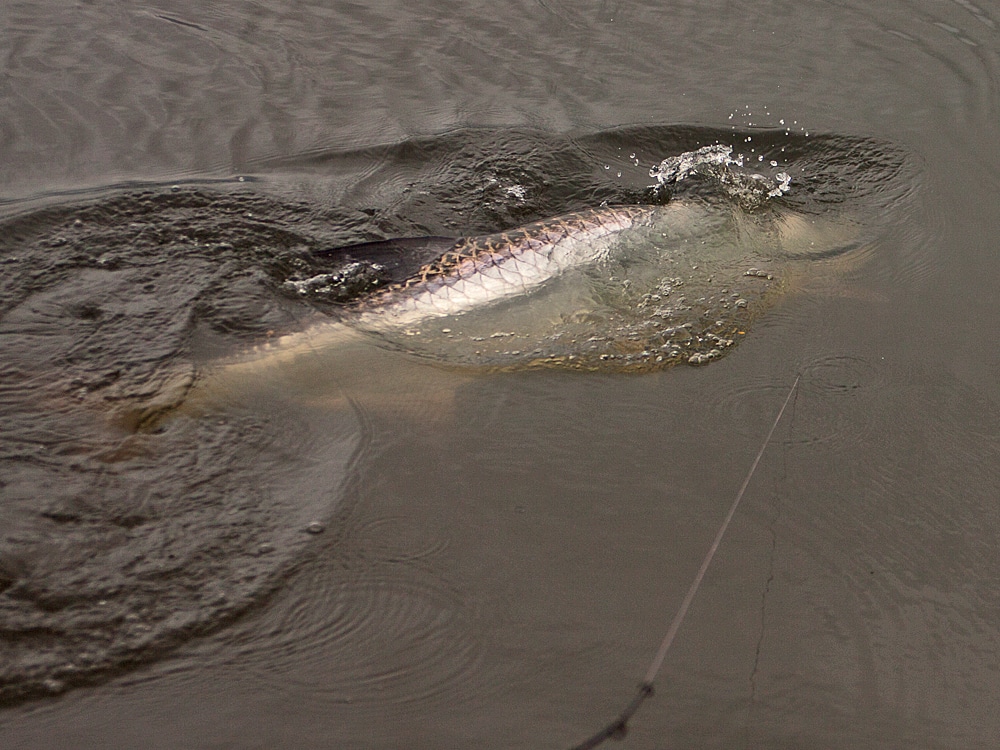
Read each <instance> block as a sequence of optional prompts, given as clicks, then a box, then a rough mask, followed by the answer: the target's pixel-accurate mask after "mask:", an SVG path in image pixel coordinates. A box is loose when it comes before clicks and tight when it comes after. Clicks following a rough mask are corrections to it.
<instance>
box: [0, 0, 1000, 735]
mask: <svg viewBox="0 0 1000 750" xmlns="http://www.w3.org/2000/svg"><path fill="white" fill-rule="evenodd" d="M4 16H5V27H6V28H7V29H8V33H7V34H6V35H5V36H4V39H3V41H2V42H0V44H2V46H3V50H4V63H3V66H4V67H3V69H4V72H5V76H4V79H3V81H4V82H3V84H2V87H0V97H2V99H3V104H4V106H3V107H2V108H0V112H2V115H0V132H2V133H3V137H2V139H0V150H2V158H0V164H2V166H0V181H2V182H0V184H2V198H3V200H4V206H3V230H2V231H3V234H2V241H3V248H2V252H3V266H2V269H3V274H2V281H3V287H2V289H3V292H2V298H0V302H2V318H0V331H2V334H3V336H2V339H0V340H2V342H3V343H2V347H3V353H4V356H3V364H2V367H3V382H2V390H0V399H2V402H0V403H2V406H0V408H2V412H0V413H2V424H3V431H2V451H3V452H2V460H3V469H2V479H0V482H2V484H0V492H2V506H0V518H2V527H3V532H2V534H3V535H2V538H0V545H2V546H0V589H2V591H0V605H2V606H0V612H2V617H3V622H2V633H3V639H2V641H0V648H2V649H3V654H4V667H3V670H4V671H3V672H2V679H3V688H4V690H5V691H7V692H6V693H5V695H6V697H7V698H8V699H9V700H8V703H7V705H6V707H5V708H4V709H3V710H2V713H0V737H2V738H3V744H5V745H11V746H14V745H16V746H19V747H52V746H59V745H67V746H69V745H71V746H74V747H106V746H108V745H115V746H123V747H179V746H183V747H218V746H224V747H276V746H296V747H330V746H336V747H386V748H389V747H401V746H405V747H434V748H440V747H469V746H482V747H510V746H522V747H568V746H570V745H572V744H573V743H574V742H578V741H580V740H582V739H583V738H584V737H586V736H587V735H589V734H590V733H591V732H593V731H595V730H596V729H597V728H598V725H599V724H600V723H601V722H603V721H605V720H608V719H610V718H612V717H613V716H614V715H616V714H617V712H618V711H620V710H621V708H622V707H623V705H624V703H625V702H626V701H627V700H628V699H629V698H630V697H631V695H632V693H633V691H634V688H635V685H636V683H637V682H638V681H639V680H640V679H641V678H642V675H643V674H644V672H645V670H646V667H647V665H648V664H649V661H650V659H651V658H652V656H653V653H654V652H655V649H656V647H657V645H658V644H659V641H660V638H661V637H662V634H663V632H664V630H665V628H666V626H667V624H668V623H669V621H670V619H671V618H672V616H673V614H674V612H675V611H676V608H677V606H678V604H679V602H680V599H681V597H682V596H683V594H684V592H685V591H686V589H687V586H688V584H689V583H690V580H691V578H692V577H693V575H694V573H695V571H696V570H697V568H698V565H699V564H700V562H701V559H702V556H703V554H704V552H705V550H706V548H707V545H708V544H709V543H710V541H711V539H712V537H713V535H714V533H715V531H716V529H717V525H718V523H719V521H720V520H721V516H722V515H723V514H724V512H725V510H726V508H727V507H728V505H729V503H730V502H731V499H732V497H733V495H734V493H735V491H736V489H737V488H738V487H739V485H740V483H741V482H742V480H743V477H744V476H745V473H746V471H747V469H748V468H749V465H750V462H751V461H752V459H753V457H754V455H755V454H756V451H757V450H758V448H759V445H760V441H761V440H762V438H763V436H764V434H766V431H767V429H768V428H769V426H770V423H771V420H772V419H773V416H774V414H775V412H776V410H777V408H778V406H779V405H780V403H781V401H782V399H783V398H784V396H785V394H786V393H787V389H788V388H789V387H790V385H791V383H792V381H793V380H794V378H795V376H796V374H799V373H801V374H802V381H801V389H800V390H799V392H798V394H797V396H796V397H795V399H794V401H793V405H792V406H791V407H790V409H791V411H790V412H789V413H788V414H786V418H785V420H783V422H782V424H781V425H779V429H778V431H777V432H776V433H775V438H774V441H773V442H772V444H771V445H770V446H769V448H768V451H767V453H766V454H765V458H764V460H763V462H762V463H761V464H760V466H759V467H758V469H757V473H756V475H755V478H754V481H753V483H752V484H751V486H750V489H749V490H748V493H747V496H746V498H745V500H744V505H743V507H742V509H741V511H740V514H739V515H738V517H737V520H736V522H735V523H734V525H733V527H732V528H731V529H730V534H729V536H728V537H727V538H726V540H725V543H724V545H723V547H722V548H721V549H720V552H719V555H718V557H717V558H716V560H715V563H714V565H713V567H712V569H711V570H710V571H709V575H708V577H707V578H706V581H705V584H704V586H703V588H702V590H701V592H700V593H699V596H698V598H697V599H696V601H695V604H694V606H693V607H692V609H691V611H690V613H689V615H688V619H687V621H686V623H685V625H684V627H683V628H682V630H681V631H680V634H679V637H678V640H677V642H676V644H675V646H674V648H673V650H672V651H671V653H670V654H669V656H668V659H667V662H666V664H665V666H664V670H663V672H662V674H661V676H660V679H659V681H658V683H657V693H656V695H655V696H654V697H653V698H652V699H651V700H650V701H648V702H647V703H646V705H645V706H644V707H643V708H642V710H641V712H640V714H639V715H638V716H637V718H636V720H635V722H634V725H633V727H632V730H631V732H630V733H629V736H628V738H627V740H626V741H627V742H628V743H630V744H631V745H632V746H634V747H650V748H655V747H663V746H667V745H675V746H676V745H680V746H692V747H732V746H740V747H776V748H783V747H788V748H792V747H816V746H822V747H857V746H872V747H908V748H909V747H955V748H968V747H990V746H992V740H994V739H995V737H996V736H997V734H998V727H997V721H996V713H995V711H994V710H993V709H992V706H993V705H994V704H995V702H996V696H997V695H998V692H1000V684H998V682H1000V680H998V677H997V675H998V674H1000V665H998V663H997V657H996V654H995V648H994V644H995V643H996V640H997V635H998V633H997V630H998V622H997V618H996V616H995V612H996V611H997V606H996V605H997V601H996V599H997V595H996V591H995V586H994V582H995V580H996V576H997V573H998V572H1000V571H998V570H997V562H996V556H995V555H994V554H993V549H994V547H995V541H996V535H997V532H998V522H1000V519H998V514H997V511H996V507H995V505H996V503H995V496H996V488H997V480H998V476H997V474H998V472H997V469H996V465H995V463H996V462H995V456H996V455H997V440H998V438H997V426H998V419H997V418H998V414H1000V412H998V407H997V399H998V395H1000V394H998V393H997V387H996V383H997V375H998V367H1000V360H998V358H997V355H996V353H995V347H992V346H991V345H990V341H991V340H992V339H991V333H992V331H994V330H996V328H997V324H998V322H1000V321H998V319H997V309H996V305H995V303H994V301H993V294H992V291H993V289H994V288H995V286H996V281H997V279H998V277H1000V268H998V264H997V261H996V254H995V253H994V252H993V249H994V246H995V241H994V237H995V235H996V229H997V220H996V218H995V211H994V210H993V206H994V204H995V202H996V198H997V193H998V182H997V180H996V177H995V175H996V172H997V164H996V158H995V157H994V156H993V155H992V151H991V149H990V148H989V147H988V145H987V144H990V143H992V142H994V141H995V140H996V135H997V133H996V117H995V113H996V106H997V84H996V81H997V72H998V66H997V62H998V61H997V44H998V42H997V38H996V24H997V18H996V17H995V14H993V13H992V12H991V11H990V10H989V9H987V8H981V7H979V6H977V5H975V4H972V3H965V2H962V3H958V2H955V3H948V4H939V3H933V4H932V3H920V2H894V3H889V4H882V5H880V6H879V7H878V8H877V9H875V8H869V7H868V6H867V5H865V4H850V3H848V4H844V3H838V4H832V3H810V4H806V5H802V4H793V3H783V2H773V3H765V4H758V5H755V6H754V8H753V9H752V10H747V9H746V8H745V7H744V6H742V5H737V4H731V5H723V6H720V5H718V4H717V3H716V4H712V5H709V4H704V3H680V4H673V5H672V6H671V7H670V8H669V9H667V8H664V7H663V6H662V4H654V3H648V4H642V3H640V4H630V5H615V4H608V3H593V4H589V5H587V4H584V5H583V6H581V5H580V4H574V5H570V4H563V3H559V2H546V3H536V4H530V3H522V4H516V5H514V6H511V7H509V8H508V9H507V10H506V12H505V13H504V17H503V19H502V20H497V18H496V14H495V8H494V6H491V5H488V4H484V5H475V4H473V5H469V4H464V5H462V6H451V5H448V4H440V3H439V4H437V5H435V6H434V7H428V8H425V9H414V8H410V7H409V6H404V5H396V4H391V3H390V4H378V5H375V6H367V7H361V6H357V5H350V4H342V5H337V6H336V7H333V8H327V7H322V6H320V5H318V4H317V5H313V4H308V3H294V4H292V3H284V4H277V5H275V4H270V5H267V6H263V5H259V4H256V3H252V2H246V3H231V2H227V3H209V4H207V5H202V6H199V8H198V9H192V8H187V7H183V6H178V5H177V4H176V3H158V4H156V5H147V6H144V7H143V8H139V9H130V10H126V11H119V10H116V11H114V12H113V13H112V12H110V11H109V10H108V9H105V8H102V7H98V6H90V5H81V6H79V7H75V8H70V9H66V8H62V7H61V6H60V7H59V8H58V9H56V8H55V6H52V7H51V8H50V7H47V6H45V5H44V4H42V5H39V4H38V3H33V4H16V3H15V4H10V5H9V6H8V7H7V8H6V9H5V10H4ZM748 139H749V140H748ZM716 141H726V142H729V143H731V144H732V145H733V146H734V147H736V148H740V149H743V150H744V151H746V152H747V154H748V156H751V157H756V156H765V159H764V160H763V162H761V166H762V169H766V168H770V166H769V165H770V161H771V160H772V159H773V160H774V161H776V162H778V163H779V166H778V167H776V168H775V169H779V168H780V169H786V168H788V169H791V170H792V171H791V172H790V173H791V176H792V188H793V189H792V191H791V192H790V193H789V194H788V196H787V198H788V200H789V201H793V202H794V201H796V200H799V201H804V202H805V203H806V204H807V207H810V210H817V211H822V212H826V211H829V212H834V213H836V212H840V211H848V210H853V211H856V212H860V213H861V215H862V217H863V219H864V221H863V222H862V223H863V224H864V225H865V226H866V227H870V228H871V229H870V232H869V233H868V235H867V240H868V242H867V244H866V249H865V251H864V253H863V254H862V255H861V257H860V259H859V261H860V262H855V263H851V264H847V265H846V266H841V267H832V266H831V267H824V270H823V272H822V273H819V274H812V275H811V276H810V277H809V278H808V279H807V281H808V283H803V284H801V285H799V286H797V287H796V288H795V289H793V290H790V293H788V294H785V295H782V297H781V299H780V300H779V301H778V302H776V303H775V304H774V305H773V306H772V307H771V308H770V309H768V310H767V313H766V314H765V315H763V316H761V317H760V318H759V320H758V321H756V323H755V325H754V326H753V328H752V329H751V331H750V333H749V335H748V336H747V337H746V339H745V340H744V341H743V342H742V343H741V344H740V346H739V347H738V348H736V349H734V351H733V352H731V353H730V354H729V356H727V357H726V358H724V359H722V360H720V361H718V362H713V363H712V364H711V365H710V366H708V367H705V368H691V367H678V368H673V369H668V370H664V371H661V372H653V373H646V374H642V375H627V374H622V373H612V372H605V373H602V372H597V373H582V372H566V371H551V370H546V371H531V372H489V373H476V372H473V373H470V372H467V371H461V372H459V371H455V370H453V369H449V368H442V367H440V366H439V365H437V364H434V363H433V362H428V361H427V360H426V359H425V358H420V357H413V356H411V355H408V354H407V353H406V352H404V351H399V350H397V349H385V348H381V347H379V346H375V345H372V346H370V347H367V348H365V347H362V348H361V349H360V350H359V351H356V352H354V354H353V355H352V358H351V359H350V360H341V361H340V362H339V364H338V362H336V361H329V360H319V361H317V364H316V367H315V368H312V369H310V368H304V369H302V370H299V371H297V372H296V373H291V374H288V377H287V378H285V377H283V376H281V375H279V376H275V377H273V378H269V379H266V380H265V381H262V382H259V383H248V384H247V387H246V388H245V389H243V390H235V391H233V392H230V393H227V394H223V395H221V396H219V398H218V400H217V401H215V402H213V403H212V404H210V408H208V409H207V410H203V411H201V412H198V413H194V412H188V413H183V414H180V415H178V416H176V417H174V418H171V419H166V420H162V419H160V418H159V417H158V415H159V413H160V412H159V410H160V409H161V408H168V407H172V406H173V404H175V403H176V401H177V399H178V398H179V396H178V394H180V395H181V396H183V394H184V393H185V392H186V389H187V388H188V387H189V386H190V383H191V379H192V378H193V377H194V376H195V375H196V374H197V373H199V372H203V371H204V369H205V368H206V367H208V366H210V363H211V362H213V361H214V360H216V359H217V358H218V357H220V356H227V355H229V354H231V353H232V352H234V351H238V350H240V349H241V348H244V347H252V346H257V345H260V344H262V343H263V342H266V341H268V340H270V339H272V338H273V337H274V336H277V335H280V334H281V333H285V332H290V331H295V330H300V329H301V328H303V327H305V326H307V325H309V324H311V323H312V322H314V321H315V320H317V319H319V318H321V316H326V315H330V314H331V313H334V312H335V311H336V305H337V304H338V301H339V300H337V299H330V298H326V299H324V298H321V297H316V296H309V295H306V296H303V295H298V294H294V293H289V291H288V289H287V288H286V287H285V286H284V283H285V282H286V281H287V280H289V279H304V278H311V277H314V276H316V275H317V274H322V273H333V272H336V271H337V270H338V267H337V266H336V257H335V256H334V257H331V256H325V255H323V254H318V255H317V251H322V250H324V249H328V248H331V247H334V246H338V245H342V244H345V243H349V242H353V241H359V240H363V239H370V238H374V237H381V236H393V235H414V234H446V235H462V234H476V233H482V232H488V231H495V230H498V229H505V228H509V227H513V226H517V225H520V224H523V223H525V222H528V221H531V220H534V219H537V218H542V217H544V216H551V215H555V214H558V213H561V212H564V211H566V210H573V209H576V208H581V207H585V206H590V205H597V204H599V203H600V202H602V201H609V202H641V201H642V200H645V199H647V198H648V196H647V195H646V192H645V189H646V187H647V186H648V185H649V184H650V183H651V182H652V180H651V178H650V177H649V169H650V167H653V166H654V165H655V164H657V163H659V161H660V160H661V159H662V158H664V157H665V156H668V155H670V154H676V153H680V152H681V151H685V150H689V149H691V148H696V147H698V146H701V145H706V144H708V143H710V142H716ZM796 168H797V169H798V171H795V169H796ZM175 185H176V190H175V189H173V186H175ZM691 189H692V190H695V191H697V189H698V188H697V187H694V188H691ZM796 207H797V208H802V205H801V204H799V205H798V206H796ZM418 261H420V259H414V258H396V259H394V261H393V264H390V265H389V267H388V268H387V270H386V273H387V274H389V275H390V276H392V275H395V276H396V277H398V276H401V275H405V274H406V273H407V272H409V271H410V270H412V264H413V263H417V264H419V262H418ZM345 363H346V364H345ZM338 368H339V369H338ZM359 373H372V374H373V375H371V376H368V375H364V374H363V375H361V376H360V377H359ZM137 404H138V405H139V406H138V407H137V406H136V405H137Z"/></svg>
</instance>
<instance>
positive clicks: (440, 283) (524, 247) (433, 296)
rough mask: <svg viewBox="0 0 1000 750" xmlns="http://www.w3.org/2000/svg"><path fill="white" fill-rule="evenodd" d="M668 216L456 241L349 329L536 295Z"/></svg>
mask: <svg viewBox="0 0 1000 750" xmlns="http://www.w3.org/2000/svg"><path fill="white" fill-rule="evenodd" d="M663 210H664V207H660V206H610V207H604V208H594V209H587V210H583V211H576V212H574V213H570V214H566V215H563V216H559V217H556V218H553V219H546V220H544V221H538V222H535V223H532V224H527V225H525V226H523V227H521V228H519V229H515V230H511V231H508V232H499V233H496V234H490V235H482V236H478V237H467V238H463V239H460V240H456V241H455V244H454V245H453V246H452V247H451V248H450V249H448V250H447V251H446V252H445V253H444V254H443V255H442V256H441V258H440V259H438V260H436V261H434V262H433V263H430V264H428V265H426V266H424V267H423V268H422V269H421V270H420V271H419V272H418V273H417V274H416V275H415V276H414V277H413V278H411V279H408V280H407V281H404V282H402V283H401V284H397V285H395V286H393V287H390V288H388V289H386V290H384V291H382V292H380V293H378V294H376V295H374V296H372V297H370V298H368V299H366V300H364V301H363V302H362V303H360V304H359V305H358V306H357V310H356V312H357V314H356V315H355V316H354V317H353V319H352V320H351V321H350V323H351V325H353V326H355V327H358V328H361V329H364V330H370V331H374V332H386V331H388V330H392V329H401V328H407V327H411V326H415V325H419V324H421V323H423V322H425V321H427V320H429V319H432V318H441V317H447V316H451V315H459V314H461V313H465V312H468V311H470V310H473V309H476V308H480V307H483V306H485V305H489V304H492V303H495V302H498V301H500V300H504V299H509V298H511V297H518V296H522V295H526V294H529V293H531V292H532V291H534V290H536V289H538V288H539V287H541V286H542V285H544V284H545V283H546V282H548V281H550V280H551V279H553V278H555V277H557V276H559V275H560V274H562V273H564V272H565V271H567V270H569V269H571V268H575V267H579V266H583V265H587V264H590V263H594V262H598V261H600V260H604V259H607V258H608V257H609V255H610V252H611V249H612V247H613V245H614V243H615V241H616V240H617V238H618V237H619V235H620V234H621V233H622V232H626V231H628V230H631V229H633V228H635V227H637V226H639V225H649V224H650V223H651V221H652V220H653V218H654V217H655V216H656V214H658V213H660V212H662V211H663Z"/></svg>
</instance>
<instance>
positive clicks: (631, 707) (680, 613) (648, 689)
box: [571, 374, 802, 750]
mask: <svg viewBox="0 0 1000 750" xmlns="http://www.w3.org/2000/svg"><path fill="white" fill-rule="evenodd" d="M801 377H802V375H801V374H799V375H796V376H795V381H794V382H793V383H792V387H791V388H789V389H788V395H787V396H785V401H784V403H783V404H782V405H781V408H780V409H779V410H778V415H777V416H776V417H775V418H774V422H773V423H772V424H771V429H770V430H768V432H767V437H765V438H764V442H763V443H762V444H761V446H760V450H759V451H757V457H756V458H754V460H753V463H752V464H751V465H750V470H749V471H748V472H747V475H746V478H745V479H744V480H743V484H742V485H740V489H739V491H738V492H737V493H736V497H735V498H734V500H733V503H732V505H731V506H729V512H728V513H727V514H726V517H725V518H724V519H723V520H722V524H721V525H720V526H719V531H718V533H716V535H715V539H714V540H713V541H712V546H710V547H709V548H708V552H707V553H706V554H705V559H704V560H703V561H702V563H701V567H700V568H699V569H698V573H697V574H696V575H695V577H694V580H693V581H692V582H691V586H690V588H688V591H687V594H686V595H685V596H684V600H683V601H682V602H681V606H680V607H679V608H678V610H677V614H676V615H674V619H673V621H672V622H671V623H670V627H669V628H668V629H667V634H666V635H665V636H664V637H663V641H662V642H661V643H660V648H659V650H657V652H656V656H654V657H653V661H652V662H650V665H649V669H648V670H647V671H646V676H645V678H643V681H642V683H641V684H640V685H639V690H638V692H637V693H636V696H635V697H634V698H633V699H632V701H631V702H630V703H629V704H628V705H627V706H626V707H625V710H623V711H622V712H621V713H620V714H619V715H618V718H616V719H615V720H614V721H612V722H611V723H609V724H607V725H606V726H605V727H604V728H603V729H601V730H600V731H599V732H597V733H596V734H594V735H592V736H591V737H589V738H588V739H586V740H584V741H583V742H581V743H580V744H579V745H574V746H573V747H572V748H571V750H590V749H591V748H594V747H597V746H598V745H600V744H602V743H603V742H604V741H605V740H608V739H612V738H614V739H621V738H622V737H624V736H625V732H626V731H627V730H628V722H629V720H630V719H631V718H632V716H633V715H634V714H635V712H636V711H638V710H639V706H641V705H642V704H643V702H644V701H645V700H646V698H648V697H649V696H651V695H652V694H653V683H654V682H655V680H656V676H657V674H659V672H660V668H661V667H662V666H663V661H664V659H666V657H667V651H669V650H670V646H671V645H672V644H673V642H674V638H675V637H676V636H677V631H678V630H680V627H681V623H683V622H684V617H685V615H687V612H688V609H689V608H690V606H691V602H693V601H694V597H695V595H696V594H697V593H698V588H699V587H700V586H701V582H702V580H703V579H704V578H705V573H706V572H707V571H708V567H709V565H711V564H712V558H714V557H715V553H716V551H718V549H719V545H720V544H721V543H722V538H723V537H724V536H725V535H726V530H727V529H728V528H729V524H730V522H731V521H732V520H733V516H734V515H736V510H737V509H738V508H739V506H740V502H741V501H742V500H743V495H744V493H745V492H746V490H747V487H748V486H749V485H750V480H751V479H752V478H753V475H754V472H755V471H756V470H757V465H758V464H759V463H760V459H761V458H762V457H763V456H764V451H765V450H767V446H768V445H769V444H770V442H771V437H772V436H773V435H774V431H775V429H777V427H778V423H779V422H780V421H781V417H782V416H783V415H784V413H785V409H786V408H787V407H788V404H789V402H790V401H791V400H792V395H793V394H794V393H795V389H796V388H797V387H798V385H799V380H800V379H801Z"/></svg>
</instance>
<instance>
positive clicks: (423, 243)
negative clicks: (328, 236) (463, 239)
mask: <svg viewBox="0 0 1000 750" xmlns="http://www.w3.org/2000/svg"><path fill="white" fill-rule="evenodd" d="M457 243H458V240H457V239H456V238H454V237H397V238H393V239H388V240H372V241H371V242H358V243H356V244H353V245H342V246H340V247H330V248H324V249H322V250H316V251H315V252H314V254H315V255H324V256H329V255H344V256H350V257H352V258H355V259H363V260H368V261H372V262H379V261H389V262H390V263H391V262H392V260H395V261H396V262H398V261H399V259H400V258H401V257H405V258H408V259H412V258H414V257H416V258H417V259H419V260H420V262H422V263H425V262H427V261H428V260H431V259H433V258H437V257H440V256H441V255H444V254H445V253H446V252H447V251H448V250H450V249H451V248H453V247H454V246H455V245H456V244H457Z"/></svg>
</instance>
